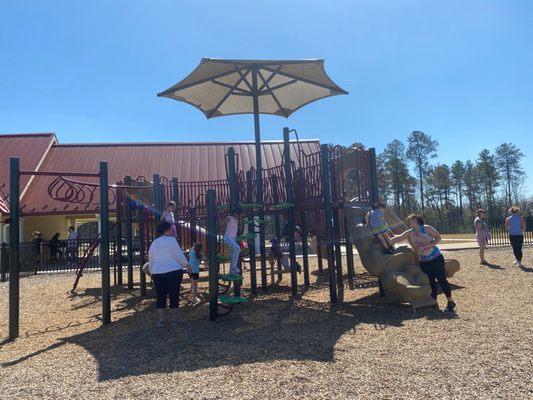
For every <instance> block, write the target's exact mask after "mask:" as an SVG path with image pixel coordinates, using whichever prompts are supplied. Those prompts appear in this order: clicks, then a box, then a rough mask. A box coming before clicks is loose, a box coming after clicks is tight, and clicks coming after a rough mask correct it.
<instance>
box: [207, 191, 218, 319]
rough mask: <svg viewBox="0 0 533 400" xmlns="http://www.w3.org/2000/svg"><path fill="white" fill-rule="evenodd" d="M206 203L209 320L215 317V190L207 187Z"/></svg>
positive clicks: (216, 285) (216, 292)
mask: <svg viewBox="0 0 533 400" xmlns="http://www.w3.org/2000/svg"><path fill="white" fill-rule="evenodd" d="M206 203H207V250H208V260H209V320H210V321H214V320H216V319H217V308H218V261H217V206H216V192H215V191H214V190H213V189H209V190H208V191H207V195H206Z"/></svg>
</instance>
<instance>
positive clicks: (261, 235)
mask: <svg viewBox="0 0 533 400" xmlns="http://www.w3.org/2000/svg"><path fill="white" fill-rule="evenodd" d="M252 91H253V96H252V99H253V107H254V131H255V163H256V164H255V165H256V169H257V170H256V174H257V178H256V184H257V200H256V201H257V204H260V205H261V207H260V208H259V213H258V214H259V220H260V221H264V220H265V210H264V204H263V167H262V165H261V128H260V125H259V93H258V88H257V68H255V67H254V68H252ZM259 251H260V254H261V289H262V290H267V268H266V249H265V227H264V224H261V225H259Z"/></svg>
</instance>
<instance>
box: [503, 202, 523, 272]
mask: <svg viewBox="0 0 533 400" xmlns="http://www.w3.org/2000/svg"><path fill="white" fill-rule="evenodd" d="M509 214H511V215H510V216H508V217H507V219H506V220H505V229H507V232H509V241H510V242H511V246H512V247H513V254H514V257H515V262H514V264H515V265H516V266H518V267H521V266H522V246H523V244H524V231H525V230H526V221H525V220H524V217H522V216H521V215H520V208H518V207H516V206H513V207H511V208H510V209H509Z"/></svg>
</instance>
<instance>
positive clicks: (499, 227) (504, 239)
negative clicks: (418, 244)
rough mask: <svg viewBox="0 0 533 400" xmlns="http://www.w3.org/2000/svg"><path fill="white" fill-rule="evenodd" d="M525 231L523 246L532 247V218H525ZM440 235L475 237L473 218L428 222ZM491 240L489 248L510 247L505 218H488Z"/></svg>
mask: <svg viewBox="0 0 533 400" xmlns="http://www.w3.org/2000/svg"><path fill="white" fill-rule="evenodd" d="M525 220H526V231H525V232H524V245H533V216H528V217H525ZM428 222H429V223H430V224H431V225H433V226H434V227H435V228H436V229H437V230H438V231H439V232H440V233H442V234H472V235H475V230H474V219H473V218H458V219H446V220H440V221H434V222H433V221H428ZM485 222H486V223H487V225H488V228H489V232H490V236H491V240H490V241H489V243H488V246H489V247H502V246H510V245H511V243H510V242H509V233H508V232H507V230H506V229H505V218H488V219H487V220H486V221H485Z"/></svg>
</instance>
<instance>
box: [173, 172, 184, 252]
mask: <svg viewBox="0 0 533 400" xmlns="http://www.w3.org/2000/svg"><path fill="white" fill-rule="evenodd" d="M172 200H174V203H176V212H175V213H174V217H175V218H176V220H175V222H176V235H177V239H178V242H179V243H180V244H181V245H183V243H182V241H181V228H180V225H178V220H179V219H178V213H179V212H180V210H181V209H180V190H179V186H178V178H176V177H173V178H172Z"/></svg>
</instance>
